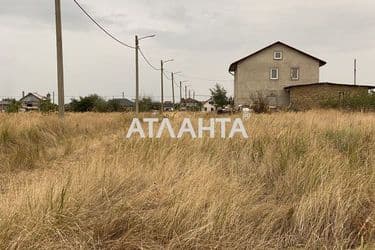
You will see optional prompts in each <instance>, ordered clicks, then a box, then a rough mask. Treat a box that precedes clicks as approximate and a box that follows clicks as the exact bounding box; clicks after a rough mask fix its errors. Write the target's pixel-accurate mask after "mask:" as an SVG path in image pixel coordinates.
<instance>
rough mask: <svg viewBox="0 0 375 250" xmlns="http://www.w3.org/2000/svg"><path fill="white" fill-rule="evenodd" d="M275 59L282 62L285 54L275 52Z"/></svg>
mask: <svg viewBox="0 0 375 250" xmlns="http://www.w3.org/2000/svg"><path fill="white" fill-rule="evenodd" d="M273 59H274V60H282V59H283V52H281V51H275V52H273Z"/></svg>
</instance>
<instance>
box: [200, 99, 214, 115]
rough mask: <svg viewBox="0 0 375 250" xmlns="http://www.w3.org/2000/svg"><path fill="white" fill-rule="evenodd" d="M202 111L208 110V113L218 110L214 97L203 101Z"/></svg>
mask: <svg viewBox="0 0 375 250" xmlns="http://www.w3.org/2000/svg"><path fill="white" fill-rule="evenodd" d="M202 111H203V112H208V113H211V112H215V111H216V107H215V105H214V102H213V100H212V98H210V99H208V100H207V101H204V102H203V106H202Z"/></svg>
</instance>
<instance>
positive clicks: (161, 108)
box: [160, 60, 164, 113]
mask: <svg viewBox="0 0 375 250" xmlns="http://www.w3.org/2000/svg"><path fill="white" fill-rule="evenodd" d="M160 73H161V74H160V76H161V78H160V85H161V86H160V87H161V106H160V112H161V113H163V111H164V63H163V60H161V61H160Z"/></svg>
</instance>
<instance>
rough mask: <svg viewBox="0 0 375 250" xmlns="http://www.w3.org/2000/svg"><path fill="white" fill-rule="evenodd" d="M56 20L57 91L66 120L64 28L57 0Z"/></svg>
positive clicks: (60, 109) (61, 114)
mask: <svg viewBox="0 0 375 250" xmlns="http://www.w3.org/2000/svg"><path fill="white" fill-rule="evenodd" d="M55 18H56V47H57V90H58V102H59V116H60V118H64V111H65V106H64V105H65V104H64V101H65V100H64V59H63V46H62V28H61V2H60V0H55Z"/></svg>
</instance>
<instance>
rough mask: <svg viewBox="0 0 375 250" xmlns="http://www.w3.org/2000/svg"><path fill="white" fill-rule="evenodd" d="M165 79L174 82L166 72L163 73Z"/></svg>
mask: <svg viewBox="0 0 375 250" xmlns="http://www.w3.org/2000/svg"><path fill="white" fill-rule="evenodd" d="M163 74H164V76H165V78H167V79H168V80H172V79H171V78H170V77H169V76H168V75H167V74H166V73H165V72H163Z"/></svg>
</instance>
